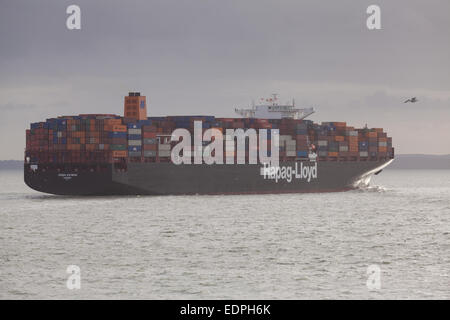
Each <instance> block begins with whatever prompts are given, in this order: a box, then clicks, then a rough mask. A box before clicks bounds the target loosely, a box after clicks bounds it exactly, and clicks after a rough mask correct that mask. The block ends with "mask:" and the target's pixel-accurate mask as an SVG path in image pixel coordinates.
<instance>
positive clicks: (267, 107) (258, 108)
mask: <svg viewBox="0 0 450 320" xmlns="http://www.w3.org/2000/svg"><path fill="white" fill-rule="evenodd" d="M235 112H236V113H237V114H239V115H241V116H242V117H244V118H258V119H282V118H291V119H300V120H301V119H304V118H306V117H308V116H309V115H311V114H313V113H314V108H297V107H296V106H295V101H294V100H292V103H291V104H288V103H287V104H278V97H277V94H273V95H272V98H268V99H263V98H262V99H260V104H258V105H254V104H253V106H252V107H251V108H247V109H245V108H235Z"/></svg>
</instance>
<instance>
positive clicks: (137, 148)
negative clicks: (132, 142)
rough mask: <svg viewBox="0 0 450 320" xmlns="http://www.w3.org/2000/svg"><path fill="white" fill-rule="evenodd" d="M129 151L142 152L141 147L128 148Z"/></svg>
mask: <svg viewBox="0 0 450 320" xmlns="http://www.w3.org/2000/svg"><path fill="white" fill-rule="evenodd" d="M128 151H141V146H128Z"/></svg>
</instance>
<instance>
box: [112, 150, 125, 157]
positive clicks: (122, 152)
mask: <svg viewBox="0 0 450 320" xmlns="http://www.w3.org/2000/svg"><path fill="white" fill-rule="evenodd" d="M112 156H113V157H114V158H126V157H127V151H126V150H114V151H113V152H112Z"/></svg>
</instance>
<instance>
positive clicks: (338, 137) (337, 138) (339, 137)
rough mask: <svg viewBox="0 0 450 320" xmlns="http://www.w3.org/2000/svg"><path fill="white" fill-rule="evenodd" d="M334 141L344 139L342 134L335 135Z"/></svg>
mask: <svg viewBox="0 0 450 320" xmlns="http://www.w3.org/2000/svg"><path fill="white" fill-rule="evenodd" d="M334 141H344V136H335V137H334Z"/></svg>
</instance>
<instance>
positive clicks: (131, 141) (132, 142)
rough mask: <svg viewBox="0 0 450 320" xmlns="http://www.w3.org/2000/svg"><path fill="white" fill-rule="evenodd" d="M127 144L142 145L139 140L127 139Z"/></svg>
mask: <svg viewBox="0 0 450 320" xmlns="http://www.w3.org/2000/svg"><path fill="white" fill-rule="evenodd" d="M128 145H129V146H140V145H142V141H141V140H128Z"/></svg>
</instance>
